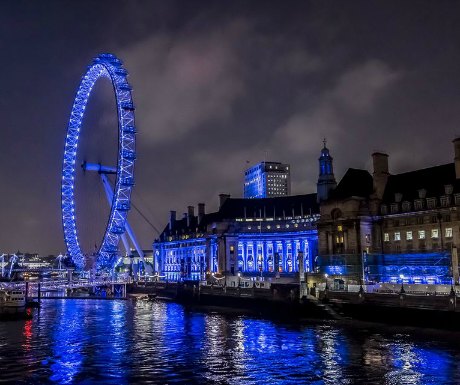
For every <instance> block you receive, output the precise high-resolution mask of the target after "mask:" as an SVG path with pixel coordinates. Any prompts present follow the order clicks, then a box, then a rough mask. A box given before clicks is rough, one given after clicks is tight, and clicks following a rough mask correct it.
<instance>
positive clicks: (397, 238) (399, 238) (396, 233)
mask: <svg viewBox="0 0 460 385" xmlns="http://www.w3.org/2000/svg"><path fill="white" fill-rule="evenodd" d="M394 240H395V241H400V240H401V233H400V232H399V231H397V232H395V235H394Z"/></svg>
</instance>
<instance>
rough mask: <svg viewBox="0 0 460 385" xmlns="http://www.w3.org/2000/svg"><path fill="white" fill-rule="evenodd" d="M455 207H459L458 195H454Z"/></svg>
mask: <svg viewBox="0 0 460 385" xmlns="http://www.w3.org/2000/svg"><path fill="white" fill-rule="evenodd" d="M455 205H457V206H460V194H455Z"/></svg>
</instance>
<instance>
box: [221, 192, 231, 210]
mask: <svg viewBox="0 0 460 385" xmlns="http://www.w3.org/2000/svg"><path fill="white" fill-rule="evenodd" d="M228 198H230V194H219V208H221V207H222V205H223V204H224V203H225V201H226V200H227V199H228Z"/></svg>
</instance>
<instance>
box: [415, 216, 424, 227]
mask: <svg viewBox="0 0 460 385" xmlns="http://www.w3.org/2000/svg"><path fill="white" fill-rule="evenodd" d="M416 222H417V225H423V217H417V219H416Z"/></svg>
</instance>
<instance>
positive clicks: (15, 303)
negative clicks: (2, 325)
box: [0, 289, 26, 313]
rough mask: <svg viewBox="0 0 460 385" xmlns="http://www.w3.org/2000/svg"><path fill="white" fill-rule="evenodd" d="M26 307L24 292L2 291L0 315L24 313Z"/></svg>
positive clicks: (0, 293) (0, 295)
mask: <svg viewBox="0 0 460 385" xmlns="http://www.w3.org/2000/svg"><path fill="white" fill-rule="evenodd" d="M25 307H26V295H25V292H24V291H23V290H18V289H12V290H0V313H10V312H17V311H22V310H24V309H25Z"/></svg>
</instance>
